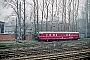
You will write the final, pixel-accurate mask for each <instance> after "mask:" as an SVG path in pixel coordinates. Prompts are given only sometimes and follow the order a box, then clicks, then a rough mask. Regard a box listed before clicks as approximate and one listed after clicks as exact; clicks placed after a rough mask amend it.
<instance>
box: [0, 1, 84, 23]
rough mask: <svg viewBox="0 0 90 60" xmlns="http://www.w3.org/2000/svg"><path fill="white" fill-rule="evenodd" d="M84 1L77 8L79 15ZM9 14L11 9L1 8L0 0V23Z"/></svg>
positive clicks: (0, 2)
mask: <svg viewBox="0 0 90 60" xmlns="http://www.w3.org/2000/svg"><path fill="white" fill-rule="evenodd" d="M27 1H29V2H30V3H31V2H32V1H30V0H27ZM40 1H42V0H40ZM40 1H39V2H40ZM85 1H86V0H80V6H79V7H80V8H79V9H80V11H79V14H80V13H81V9H82V6H84V3H85ZM11 13H12V9H11V8H3V7H2V0H0V21H4V22H5V21H7V20H6V19H5V17H6V16H8V15H10V14H11Z"/></svg>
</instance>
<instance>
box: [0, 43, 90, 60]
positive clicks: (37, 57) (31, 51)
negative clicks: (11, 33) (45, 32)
mask: <svg viewBox="0 0 90 60" xmlns="http://www.w3.org/2000/svg"><path fill="white" fill-rule="evenodd" d="M89 56H90V48H89V45H88V44H87V43H83V44H81V43H75V44H71V45H69V43H65V42H64V43H61V42H55V43H40V44H38V43H37V44H25V45H23V44H22V45H18V46H15V47H13V46H11V47H10V46H9V47H0V59H1V60H59V59H65V60H66V59H67V60H70V59H71V60H73V59H76V58H79V59H82V58H89Z"/></svg>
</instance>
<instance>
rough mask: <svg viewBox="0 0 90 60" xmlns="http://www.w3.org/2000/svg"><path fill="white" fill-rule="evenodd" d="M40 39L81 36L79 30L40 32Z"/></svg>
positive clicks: (67, 38) (48, 39) (75, 37)
mask: <svg viewBox="0 0 90 60" xmlns="http://www.w3.org/2000/svg"><path fill="white" fill-rule="evenodd" d="M37 38H38V39H39V40H44V41H45V40H46V41H52V40H74V39H78V38H79V32H39V34H38V36H37Z"/></svg>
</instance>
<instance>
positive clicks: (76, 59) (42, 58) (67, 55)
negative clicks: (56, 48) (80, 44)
mask: <svg viewBox="0 0 90 60" xmlns="http://www.w3.org/2000/svg"><path fill="white" fill-rule="evenodd" d="M89 58H90V49H85V50H79V51H68V52H62V53H52V54H44V55H33V56H26V57H18V58H9V59H6V60H59V59H62V60H70V59H71V60H81V59H89ZM2 60H3V59H2ZM4 60H5V59H4Z"/></svg>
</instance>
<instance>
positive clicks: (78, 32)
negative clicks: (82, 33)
mask: <svg viewBox="0 0 90 60" xmlns="http://www.w3.org/2000/svg"><path fill="white" fill-rule="evenodd" d="M39 33H40V34H42V33H79V32H39Z"/></svg>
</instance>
